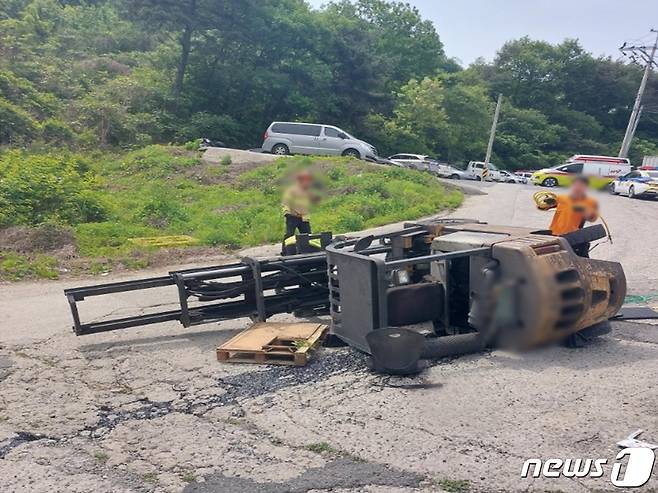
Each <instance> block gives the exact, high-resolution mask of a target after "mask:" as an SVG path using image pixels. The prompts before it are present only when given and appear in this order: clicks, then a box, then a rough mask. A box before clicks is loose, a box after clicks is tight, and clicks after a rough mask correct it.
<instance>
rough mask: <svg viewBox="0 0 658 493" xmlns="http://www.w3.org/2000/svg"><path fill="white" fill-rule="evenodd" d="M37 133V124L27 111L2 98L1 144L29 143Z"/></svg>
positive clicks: (0, 106)
mask: <svg viewBox="0 0 658 493" xmlns="http://www.w3.org/2000/svg"><path fill="white" fill-rule="evenodd" d="M36 133H37V122H36V121H35V120H34V119H33V118H32V117H31V116H30V114H29V113H28V112H27V111H25V110H23V109H22V108H20V107H19V106H16V105H14V104H12V103H10V102H9V101H7V100H6V99H3V98H0V144H21V143H24V142H29V141H31V140H32V139H33V138H34V137H35V136H36Z"/></svg>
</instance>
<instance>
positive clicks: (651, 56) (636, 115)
mask: <svg viewBox="0 0 658 493" xmlns="http://www.w3.org/2000/svg"><path fill="white" fill-rule="evenodd" d="M651 32H652V33H656V40H655V41H654V43H653V46H627V45H626V43H624V45H623V46H622V47H621V48H620V51H621V52H622V54H623V55H624V56H627V57H629V58H630V59H631V62H633V63H637V64H639V65H641V64H642V63H644V64H645V66H644V75H643V76H642V82H641V83H640V88H639V89H638V91H637V97H636V98H635V104H634V105H633V112H632V113H631V117H630V119H629V120H628V127H626V134H625V135H624V141H623V142H622V144H621V149H620V151H619V157H621V158H626V157H628V151H629V150H630V148H631V143H632V142H633V137H634V136H635V131H636V130H637V126H638V124H639V123H640V113H641V112H642V98H643V97H644V90H645V89H646V88H647V81H648V80H649V74H650V73H651V69H652V68H653V66H654V65H656V66H658V64H657V63H656V50H657V49H658V31H657V30H655V29H652V30H651Z"/></svg>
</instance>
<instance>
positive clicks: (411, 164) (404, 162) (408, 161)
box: [388, 154, 431, 171]
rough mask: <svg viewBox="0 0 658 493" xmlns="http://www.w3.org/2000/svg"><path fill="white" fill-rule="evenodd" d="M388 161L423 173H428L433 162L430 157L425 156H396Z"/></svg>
mask: <svg viewBox="0 0 658 493" xmlns="http://www.w3.org/2000/svg"><path fill="white" fill-rule="evenodd" d="M388 159H389V161H393V162H394V163H395V164H397V165H398V166H401V167H403V168H411V169H417V170H421V171H428V170H429V164H430V161H431V159H430V157H429V156H424V155H422V154H394V155H393V156H390V157H389V158H388Z"/></svg>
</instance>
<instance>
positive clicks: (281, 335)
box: [217, 322, 327, 366]
mask: <svg viewBox="0 0 658 493" xmlns="http://www.w3.org/2000/svg"><path fill="white" fill-rule="evenodd" d="M326 330H327V326H326V325H322V324H312V323H291V324H285V323H263V322H261V323H256V324H254V325H252V326H251V327H249V328H248V329H247V330H245V331H243V332H241V333H240V334H238V335H237V336H235V337H233V338H232V339H230V340H229V341H227V342H225V343H224V344H222V345H221V346H219V347H218V348H217V359H218V360H219V361H222V362H226V363H258V364H266V365H291V366H304V365H305V364H306V363H308V361H309V358H310V357H311V354H312V352H313V350H314V349H315V348H316V347H317V346H318V345H319V343H320V340H321V339H322V336H323V335H324V333H325V331H326Z"/></svg>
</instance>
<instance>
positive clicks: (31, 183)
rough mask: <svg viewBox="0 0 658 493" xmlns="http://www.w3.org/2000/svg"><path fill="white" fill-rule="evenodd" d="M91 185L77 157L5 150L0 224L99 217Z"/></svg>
mask: <svg viewBox="0 0 658 493" xmlns="http://www.w3.org/2000/svg"><path fill="white" fill-rule="evenodd" d="M95 185H96V182H95V179H94V176H93V175H92V174H91V173H90V172H89V171H88V164H87V163H86V162H85V161H84V160H83V159H82V158H81V157H80V156H76V155H68V154H57V155H53V154H33V155H28V154H26V153H23V152H20V151H12V152H9V153H7V154H5V155H3V156H2V157H1V158H0V226H9V225H36V224H40V223H43V222H47V221H52V222H62V223H66V224H77V223H81V222H90V221H98V220H102V219H103V218H104V217H105V210H104V208H103V205H102V204H101V202H100V201H99V200H98V199H97V198H96V196H95V195H94V193H93V189H94V187H95Z"/></svg>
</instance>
